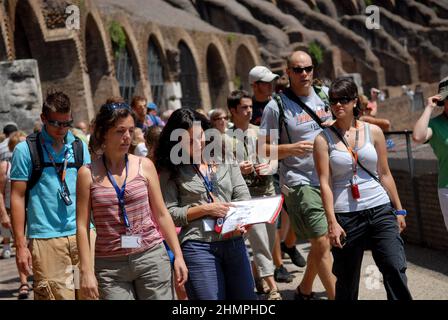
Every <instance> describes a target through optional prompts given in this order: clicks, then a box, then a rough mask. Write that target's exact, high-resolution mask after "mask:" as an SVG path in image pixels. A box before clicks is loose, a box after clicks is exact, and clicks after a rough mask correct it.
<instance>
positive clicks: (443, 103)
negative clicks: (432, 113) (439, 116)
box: [437, 99, 446, 107]
mask: <svg viewBox="0 0 448 320" xmlns="http://www.w3.org/2000/svg"><path fill="white" fill-rule="evenodd" d="M445 100H446V99H445ZM445 100H439V101H437V106H438V107H443V106H444V105H445Z"/></svg>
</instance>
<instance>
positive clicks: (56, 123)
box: [47, 119, 73, 128]
mask: <svg viewBox="0 0 448 320" xmlns="http://www.w3.org/2000/svg"><path fill="white" fill-rule="evenodd" d="M47 122H48V124H49V125H51V126H53V127H57V128H71V127H73V120H69V121H58V120H48V119H47Z"/></svg>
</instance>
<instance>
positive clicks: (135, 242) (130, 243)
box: [121, 235, 142, 249]
mask: <svg viewBox="0 0 448 320" xmlns="http://www.w3.org/2000/svg"><path fill="white" fill-rule="evenodd" d="M141 246H142V236H141V235H132V236H128V235H122V236H121V248H123V249H135V248H141Z"/></svg>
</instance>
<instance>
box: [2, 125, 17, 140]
mask: <svg viewBox="0 0 448 320" xmlns="http://www.w3.org/2000/svg"><path fill="white" fill-rule="evenodd" d="M17 130H19V129H18V128H17V126H16V125H15V124H12V123H11V124H7V125H6V126H5V127H4V128H3V134H4V135H5V136H6V137H9V136H10V135H11V134H12V133H14V132H16V131H17Z"/></svg>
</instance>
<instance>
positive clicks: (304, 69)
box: [291, 66, 314, 74]
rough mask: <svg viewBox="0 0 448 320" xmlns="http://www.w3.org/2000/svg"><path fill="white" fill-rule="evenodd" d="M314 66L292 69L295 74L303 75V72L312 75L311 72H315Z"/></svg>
mask: <svg viewBox="0 0 448 320" xmlns="http://www.w3.org/2000/svg"><path fill="white" fill-rule="evenodd" d="M313 69H314V66H308V67H303V68H302V67H293V68H291V70H292V71H294V73H297V74H301V73H302V72H303V71H305V72H306V73H310V72H311V71H313Z"/></svg>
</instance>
